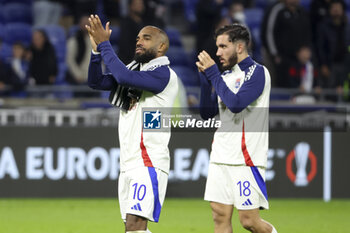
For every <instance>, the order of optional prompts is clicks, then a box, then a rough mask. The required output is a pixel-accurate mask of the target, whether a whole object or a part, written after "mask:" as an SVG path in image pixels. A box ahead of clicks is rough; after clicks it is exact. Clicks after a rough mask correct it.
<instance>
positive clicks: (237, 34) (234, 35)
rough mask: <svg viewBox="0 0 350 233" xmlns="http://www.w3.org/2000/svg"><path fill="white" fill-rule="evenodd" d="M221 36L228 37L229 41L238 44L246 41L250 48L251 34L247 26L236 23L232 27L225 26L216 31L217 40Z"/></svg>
mask: <svg viewBox="0 0 350 233" xmlns="http://www.w3.org/2000/svg"><path fill="white" fill-rule="evenodd" d="M220 35H228V37H229V41H230V42H232V43H233V42H236V41H238V40H242V41H244V43H245V44H246V46H247V47H248V45H249V43H250V33H249V30H248V28H247V27H246V26H244V25H242V24H239V23H234V24H230V25H225V26H222V27H221V28H219V29H218V30H216V32H215V40H216V39H217V38H218V36H220Z"/></svg>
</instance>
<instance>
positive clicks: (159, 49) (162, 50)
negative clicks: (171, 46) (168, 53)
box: [158, 43, 166, 54]
mask: <svg viewBox="0 0 350 233" xmlns="http://www.w3.org/2000/svg"><path fill="white" fill-rule="evenodd" d="M165 50H166V44H165V43H160V44H159V46H158V53H161V54H164V53H165V52H164V51H165Z"/></svg>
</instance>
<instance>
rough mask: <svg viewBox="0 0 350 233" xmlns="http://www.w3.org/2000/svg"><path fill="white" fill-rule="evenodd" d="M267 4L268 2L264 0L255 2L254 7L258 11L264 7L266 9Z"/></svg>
mask: <svg viewBox="0 0 350 233" xmlns="http://www.w3.org/2000/svg"><path fill="white" fill-rule="evenodd" d="M268 4H269V1H266V0H255V7H257V8H260V9H264V8H265V7H267V5H268Z"/></svg>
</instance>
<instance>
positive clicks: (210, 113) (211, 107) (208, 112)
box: [199, 72, 219, 120]
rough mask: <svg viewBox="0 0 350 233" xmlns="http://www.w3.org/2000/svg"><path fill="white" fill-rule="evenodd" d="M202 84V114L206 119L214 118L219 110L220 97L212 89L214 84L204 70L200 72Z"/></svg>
mask: <svg viewBox="0 0 350 233" xmlns="http://www.w3.org/2000/svg"><path fill="white" fill-rule="evenodd" d="M199 79H200V84H201V96H200V105H199V106H200V109H199V111H200V115H201V117H202V118H203V119H204V120H207V119H209V118H213V117H214V116H216V115H217V114H218V112H219V109H218V99H217V95H216V93H215V92H213V90H212V85H211V84H210V83H209V81H208V80H207V78H206V77H205V76H204V73H203V72H199Z"/></svg>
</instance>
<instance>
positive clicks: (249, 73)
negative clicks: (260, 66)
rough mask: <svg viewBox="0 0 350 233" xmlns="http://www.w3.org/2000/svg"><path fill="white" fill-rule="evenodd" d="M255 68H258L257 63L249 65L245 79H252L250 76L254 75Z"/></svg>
mask: <svg viewBox="0 0 350 233" xmlns="http://www.w3.org/2000/svg"><path fill="white" fill-rule="evenodd" d="M255 68H256V65H255V64H254V65H252V66H250V67H249V72H248V73H247V75H246V76H245V78H244V81H248V80H249V79H250V77H252V75H253V73H254V70H255Z"/></svg>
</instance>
